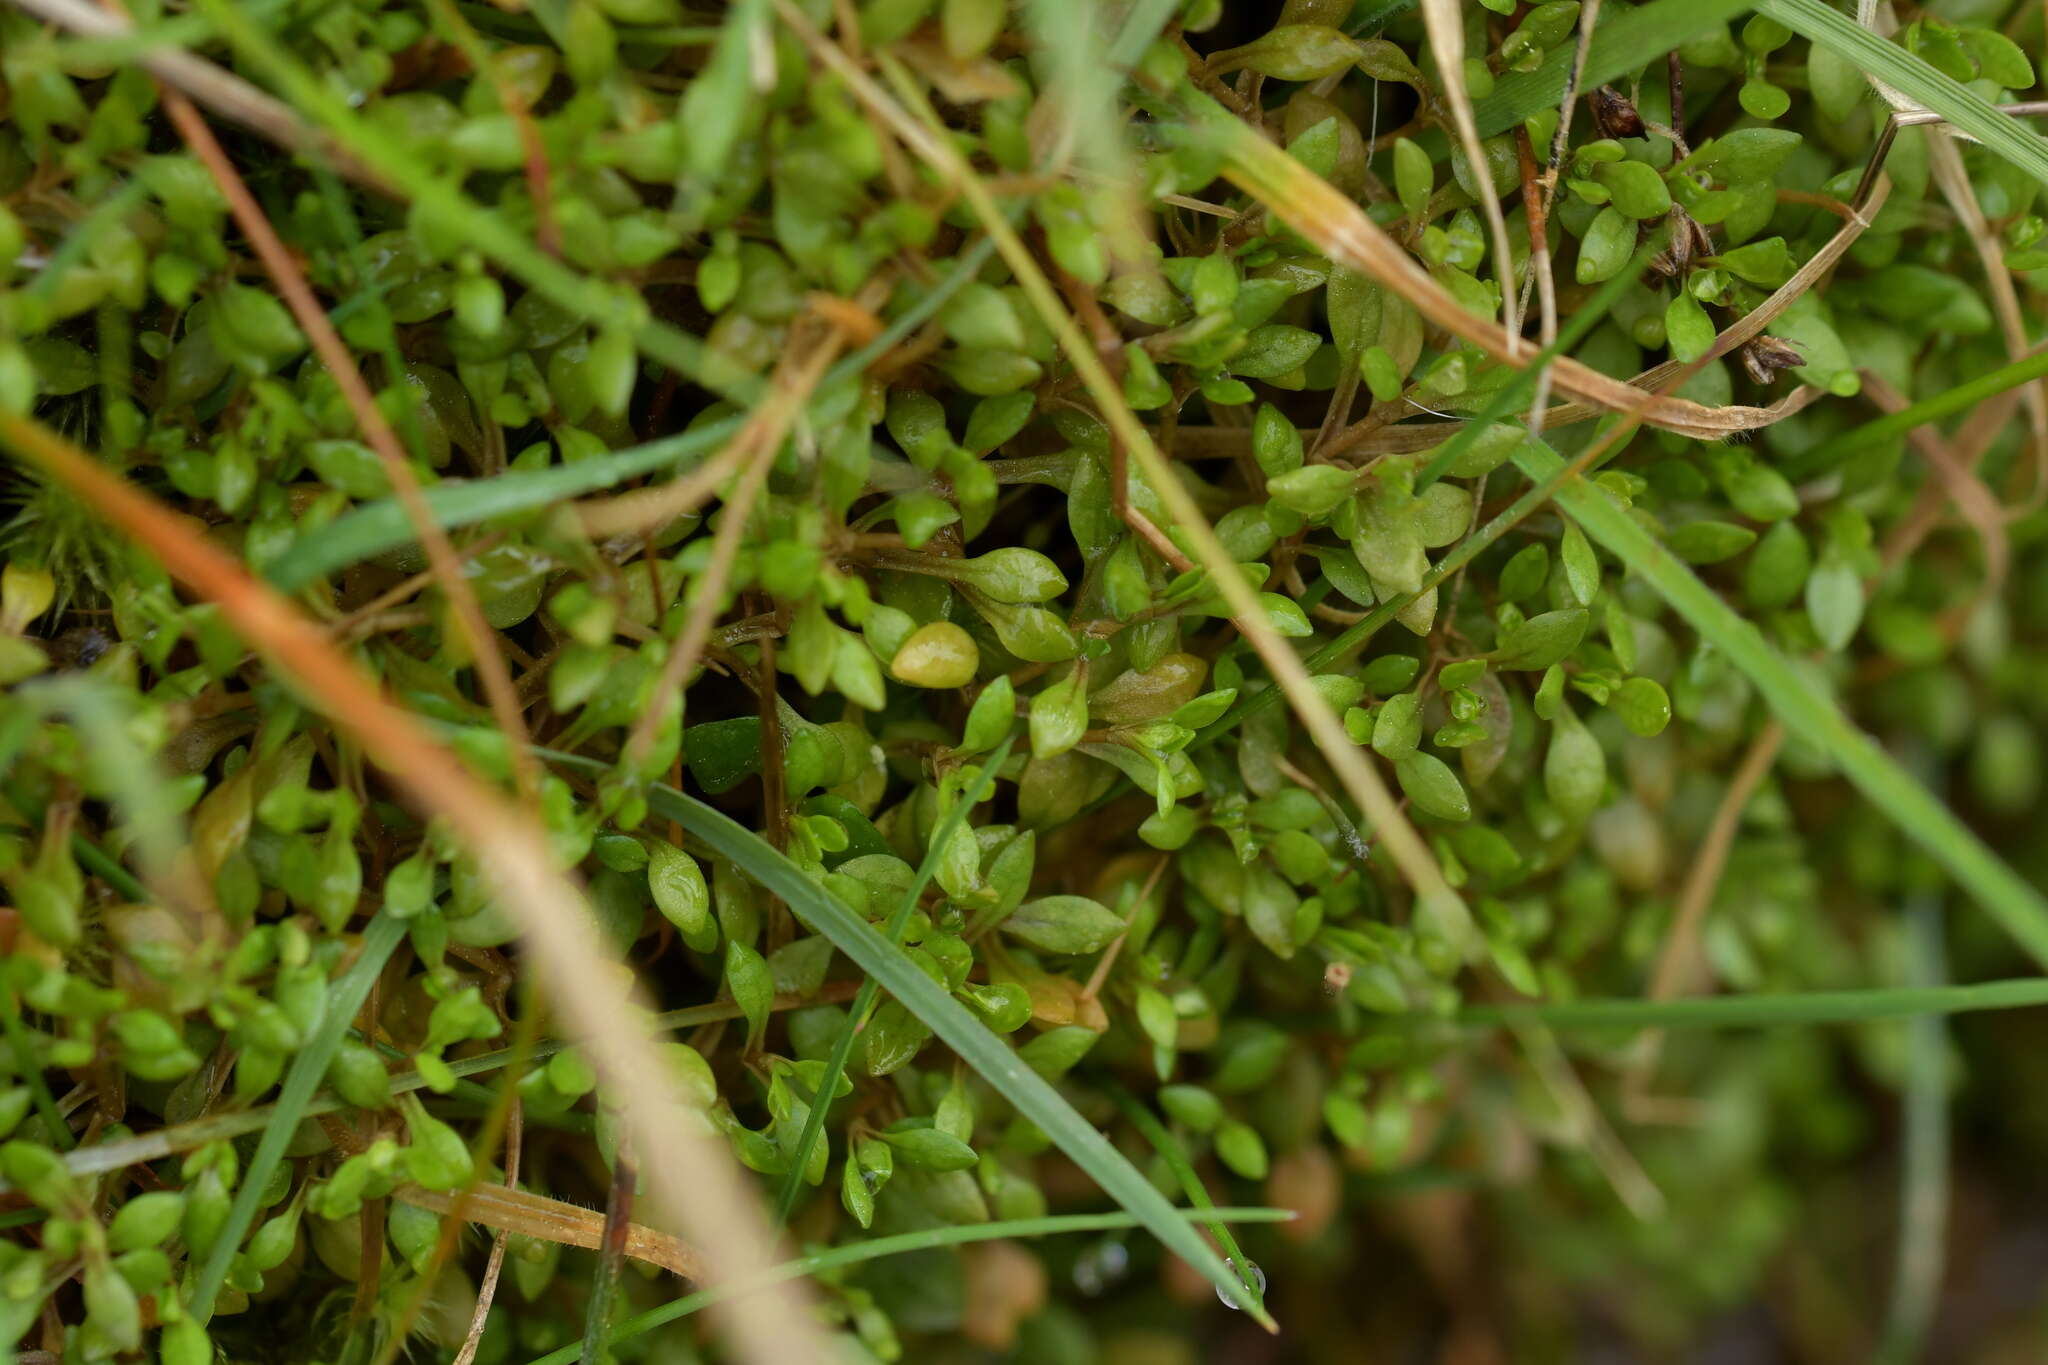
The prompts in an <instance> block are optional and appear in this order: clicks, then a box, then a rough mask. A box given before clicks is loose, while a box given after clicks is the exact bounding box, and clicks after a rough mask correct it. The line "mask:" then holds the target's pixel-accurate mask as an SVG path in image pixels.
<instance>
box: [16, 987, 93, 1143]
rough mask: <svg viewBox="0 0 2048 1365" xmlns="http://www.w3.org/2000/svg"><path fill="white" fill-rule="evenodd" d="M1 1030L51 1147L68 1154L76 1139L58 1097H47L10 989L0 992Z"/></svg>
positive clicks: (33, 1047)
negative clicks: (46, 1131) (65, 1118)
mask: <svg viewBox="0 0 2048 1365" xmlns="http://www.w3.org/2000/svg"><path fill="white" fill-rule="evenodd" d="M0 1029H4V1030H5V1031H6V1035H7V1050H8V1052H9V1053H10V1054H12V1055H13V1057H14V1073H15V1074H16V1075H17V1076H20V1077H21V1078H22V1080H23V1081H25V1082H26V1083H27V1084H28V1093H29V1099H30V1100H31V1101H32V1102H33V1103H34V1104H35V1107H36V1113H37V1114H38V1115H40V1116H41V1117H42V1120H43V1126H44V1127H45V1128H47V1129H49V1130H50V1145H51V1146H52V1147H55V1148H56V1149H57V1150H58V1151H60V1152H68V1151H70V1150H71V1149H72V1148H73V1147H74V1146H75V1145H76V1144H77V1142H78V1135H77V1134H76V1133H73V1132H72V1131H71V1125H70V1124H68V1123H66V1122H65V1121H64V1115H63V1112H62V1111H60V1110H59V1109H58V1108H57V1097H56V1096H55V1095H52V1094H51V1093H50V1083H49V1081H48V1079H47V1078H45V1077H44V1075H43V1065H42V1062H41V1061H40V1060H39V1059H38V1058H37V1057H36V1045H35V1040H34V1039H32V1038H30V1037H29V1036H28V1025H27V1024H26V1023H25V1022H24V1021H23V1020H22V1017H21V997H20V996H18V995H16V994H15V993H14V988H13V987H12V986H9V987H7V988H5V989H4V990H0Z"/></svg>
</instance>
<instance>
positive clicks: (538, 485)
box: [264, 237, 995, 592]
mask: <svg viewBox="0 0 2048 1365" xmlns="http://www.w3.org/2000/svg"><path fill="white" fill-rule="evenodd" d="M994 254H995V243H994V242H992V241H990V240H989V239H988V238H986V237H984V238H982V239H981V240H980V241H978V242H976V243H975V244H974V245H973V246H971V247H969V248H968V249H967V250H966V251H965V252H963V253H962V254H961V257H960V259H959V260H958V261H955V262H954V263H953V266H952V268H951V269H949V270H948V271H947V272H946V273H945V274H944V275H943V276H941V277H940V279H939V281H938V282H937V283H936V284H934V285H933V286H932V287H931V288H930V289H927V290H925V291H924V292H923V293H922V294H920V295H919V296H918V298H917V300H916V302H914V303H912V304H911V305H910V307H908V308H906V309H904V310H903V313H902V314H901V315H900V316H899V317H897V318H896V320H895V321H894V322H891V323H890V324H889V325H888V327H886V328H884V329H883V330H882V332H881V333H880V334H879V335H877V336H876V337H875V338H874V340H872V341H870V342H868V344H867V345H865V346H862V347H861V348H860V349H859V350H857V351H854V352H853V353H851V354H850V355H848V356H847V357H846V358H845V359H843V360H841V361H840V362H839V363H838V364H837V365H834V366H833V367H832V368H831V369H830V370H829V371H827V372H826V375H825V378H824V380H823V381H822V382H821V383H820V384H819V386H818V387H819V388H820V389H829V388H831V387H832V386H833V385H834V384H837V383H839V382H841V381H843V380H846V379H849V378H851V377H853V376H854V375H857V374H859V373H860V372H861V371H862V370H864V369H866V368H867V366H868V365H869V364H870V363H871V362H872V361H874V360H875V359H876V358H877V357H879V356H880V355H882V354H883V353H884V352H886V351H888V350H889V349H890V348H891V347H893V346H895V345H896V344H897V343H898V342H900V341H901V340H903V338H905V337H907V336H909V335H910V334H911V333H912V332H914V331H916V330H917V329H918V328H919V327H922V326H923V325H924V324H925V323H926V322H927V321H928V320H930V318H931V317H932V315H933V314H934V313H937V312H938V311H939V309H940V308H942V307H944V306H945V303H946V300H948V299H950V298H952V297H953V295H954V294H956V293H958V292H959V291H960V289H961V288H962V287H963V286H964V285H966V284H967V282H968V281H969V280H972V279H973V278H974V277H975V276H976V275H977V274H979V273H980V272H981V268H982V266H984V265H986V264H987V263H988V258H989V257H990V256H992V255H994ZM741 421H742V419H741V418H739V417H724V418H720V419H718V420H717V421H713V422H707V423H705V424H704V425H703V426H701V427H695V428H692V429H691V430H689V431H685V432H681V433H678V434H677V435H674V436H664V437H661V438H660V439H658V440H653V441H649V442H647V443H646V444H644V445H637V446H633V447H631V448H630V449H627V450H621V451H617V452H614V453H613V454H610V455H600V456H597V457H596V458H594V459H589V460H581V461H578V462H577V463H575V464H569V465H557V466H555V467H553V468H551V469H536V470H520V471H516V472H513V473H510V474H500V475H497V476H496V477H495V478H490V479H484V480H481V481H479V482H476V483H454V482H451V483H442V484H435V485H433V486H431V487H429V488H427V489H424V490H423V494H424V496H425V498H426V500H427V510H428V511H429V512H431V513H432V514H433V517H434V519H435V521H437V522H438V523H440V525H441V527H442V528H443V529H450V528H453V527H458V526H473V525H475V524H476V523H477V522H480V521H488V520H490V519H491V518H492V517H502V516H510V515H512V514H514V513H517V512H529V511H532V510H533V509H534V508H537V507H548V506H551V505H553V504H555V503H557V502H565V501H567V500H569V499H571V498H577V497H581V496H583V495H584V494H586V493H597V492H601V491H603V490H605V489H607V488H615V487H617V486H618V485H619V484H622V483H624V482H625V481H626V480H628V479H637V478H639V477H640V476H641V475H643V474H652V473H655V472H656V471H658V470H662V469H666V468H668V467H669V466H671V465H675V464H680V463H681V462H682V461H684V460H689V459H695V458H698V457H700V456H703V455H708V454H709V453H710V452H711V451H713V450H715V449H717V448H718V447H719V446H721V445H723V444H724V443H725V442H726V441H728V440H730V439H732V436H733V434H734V433H735V432H737V431H738V430H739V429H740V424H741ZM413 539H414V536H413V529H412V523H411V522H410V521H409V520H407V518H406V515H405V509H404V508H402V507H400V506H399V505H398V501H397V500H396V499H395V498H384V499H381V500H379V501H377V502H371V503H365V504H363V505H362V506H361V507H357V508H355V509H353V510H352V511H349V512H347V513H344V514H343V515H341V516H339V517H337V518H335V519H334V521H332V522H330V523H329V524H328V525H326V526H323V527H321V528H319V529H318V530H315V531H310V532H308V533H306V534H305V535H303V536H300V537H299V538H298V539H297V540H295V541H293V542H292V544H291V546H290V547H289V548H288V549H287V550H286V551H285V552H284V553H283V554H282V555H279V556H278V557H277V559H276V560H275V561H273V562H272V563H271V564H270V566H269V567H268V568H267V569H265V571H264V576H265V577H266V578H268V579H269V580H270V583H271V586H272V587H275V588H276V589H278V591H280V592H297V591H298V590H299V589H301V588H303V587H305V586H306V585H307V584H309V583H312V582H314V581H316V580H318V579H321V578H325V577H326V576H327V575H329V574H333V573H339V572H340V571H341V570H343V569H346V568H348V567H349V566H350V565H352V564H359V563H361V562H362V561H363V560H365V559H368V558H369V557H370V556H372V555H377V554H382V553H383V552H384V551H386V550H390V549H395V548H397V547H398V546H400V545H409V544H411V543H412V541H413Z"/></svg>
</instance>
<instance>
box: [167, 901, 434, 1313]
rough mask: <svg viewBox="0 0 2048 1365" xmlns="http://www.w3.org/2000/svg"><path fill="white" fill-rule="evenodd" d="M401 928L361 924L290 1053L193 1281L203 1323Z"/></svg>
mask: <svg viewBox="0 0 2048 1365" xmlns="http://www.w3.org/2000/svg"><path fill="white" fill-rule="evenodd" d="M405 932H406V930H405V921H404V920H400V919H393V918H392V917H391V916H390V915H387V914H385V913H384V912H383V911H381V910H380V911H378V912H377V916H376V918H374V919H372V920H371V921H370V923H369V926H368V927H367V928H365V929H364V930H363V946H362V951H361V952H360V953H358V954H357V956H356V960H355V961H354V962H353V963H351V964H350V966H349V969H348V970H347V971H345V972H343V973H342V974H341V975H340V976H338V977H336V978H335V981H334V984H333V985H332V986H330V987H328V990H327V1008H326V1010H325V1011H324V1012H323V1013H322V1014H321V1016H320V1027H319V1028H317V1029H315V1030H314V1031H313V1036H312V1037H311V1038H309V1039H307V1040H306V1045H305V1046H304V1047H303V1048H301V1049H300V1051H299V1055H298V1056H296V1057H294V1058H293V1059H292V1064H291V1069H290V1070H289V1071H287V1072H285V1077H284V1088H283V1089H282V1090H281V1091H280V1092H279V1093H278V1097H277V1104H276V1105H275V1106H274V1107H273V1108H272V1109H271V1111H270V1121H269V1122H268V1123H267V1124H265V1125H264V1128H263V1136H262V1138H261V1139H260V1140H258V1142H257V1143H256V1154H255V1155H254V1156H252V1157H250V1158H249V1164H248V1165H247V1166H246V1167H245V1168H243V1171H242V1184H241V1188H240V1189H238V1190H237V1191H236V1192H235V1202H234V1206H233V1207H232V1208H230V1209H229V1210H228V1220H227V1223H226V1224H225V1225H224V1226H223V1227H222V1228H221V1230H220V1237H219V1239H218V1240H216V1241H215V1242H214V1244H213V1250H212V1251H211V1252H210V1253H209V1254H208V1256H207V1258H206V1264H205V1265H204V1266H202V1267H201V1268H200V1271H199V1278H198V1280H197V1281H196V1282H194V1284H193V1286H192V1298H191V1301H190V1305H189V1311H190V1312H191V1313H192V1315H193V1316H194V1317H195V1318H197V1319H198V1320H199V1321H200V1322H202V1323H204V1322H205V1321H206V1320H207V1319H208V1318H209V1317H211V1316H213V1301H214V1298H215V1297H216V1296H217V1295H218V1294H219V1293H220V1287H221V1283H222V1281H224V1280H225V1279H226V1278H227V1274H228V1263H229V1262H231V1261H233V1260H234V1258H235V1252H236V1251H238V1250H240V1248H241V1245H242V1238H243V1237H244V1236H245V1235H246V1234H247V1233H248V1231H249V1224H250V1222H251V1221H252V1220H253V1219H254V1218H255V1217H256V1206H257V1204H258V1203H259V1202H260V1201H261V1200H262V1198H263V1190H264V1187H265V1186H266V1185H268V1184H269V1183H270V1173H271V1171H273V1170H275V1169H276V1168H277V1163H278V1162H279V1161H281V1160H283V1159H284V1149H285V1148H286V1146H288V1145H289V1144H290V1142H291V1140H292V1137H293V1135H295V1134H296V1133H297V1132H298V1131H299V1120H300V1119H301V1118H303V1117H304V1116H305V1112H306V1102H307V1101H308V1100H310V1099H312V1098H313V1091H314V1090H315V1089H316V1088H317V1087H318V1086H319V1084H320V1081H321V1078H322V1077H324V1076H326V1074H327V1064H328V1063H329V1062H331V1061H333V1060H334V1054H335V1051H336V1050H337V1049H338V1048H340V1046H341V1040H342V1037H343V1035H345V1034H346V1033H347V1032H348V1026H349V1021H350V1020H352V1019H354V1018H355V1017H356V1011H357V1010H359V1009H361V1008H362V1007H363V1001H364V999H365V998H367V997H368V995H369V994H370V985H371V983H372V982H374V981H375V980H376V979H377V973H379V972H381V971H383V970H384V962H385V960H386V959H387V958H389V957H390V956H391V950H392V949H394V948H396V947H397V946H398V941H399V940H400V939H402V938H404V937H405Z"/></svg>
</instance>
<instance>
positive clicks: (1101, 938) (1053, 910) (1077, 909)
mask: <svg viewBox="0 0 2048 1365" xmlns="http://www.w3.org/2000/svg"><path fill="white" fill-rule="evenodd" d="M1002 927H1003V932H1004V933H1006V934H1011V935H1014V936H1016V937H1017V938H1021V939H1023V940H1024V941H1025V942H1026V943H1029V944H1031V945H1032V946H1033V947H1037V948H1043V949H1044V950H1045V951H1046V952H1049V953H1068V954H1072V953H1092V952H1095V951H1097V950H1098V949H1102V948H1106V947H1108V946H1109V942H1110V940H1111V939H1113V938H1115V937H1116V936H1117V935H1118V934H1120V933H1122V932H1123V930H1124V922H1123V920H1122V919H1120V918H1119V917H1118V916H1117V914H1116V913H1115V912H1114V911H1112V910H1111V909H1110V908H1109V907H1108V906H1106V905H1103V904H1102V903H1101V902H1099V901H1092V900H1090V899H1088V898H1087V897H1086V896H1041V897H1040V898H1039V899H1037V900H1035V901H1026V902H1024V904H1022V905H1020V906H1018V907H1017V908H1016V909H1015V910H1013V911H1012V912H1010V915H1009V917H1008V918H1006V919H1005V920H1004V921H1003V926H1002Z"/></svg>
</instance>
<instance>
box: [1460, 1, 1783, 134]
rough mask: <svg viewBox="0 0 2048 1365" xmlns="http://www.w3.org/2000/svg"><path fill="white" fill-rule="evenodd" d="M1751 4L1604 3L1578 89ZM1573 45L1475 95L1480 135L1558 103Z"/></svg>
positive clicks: (1648, 59)
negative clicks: (1481, 95)
mask: <svg viewBox="0 0 2048 1365" xmlns="http://www.w3.org/2000/svg"><path fill="white" fill-rule="evenodd" d="M1749 8H1750V0H1652V3H1650V4H1647V5H1641V6H1638V7H1637V8H1635V9H1620V8H1609V9H1605V10H1603V11H1601V14H1600V23H1599V26H1598V27H1597V28H1595V29H1594V30H1593V47H1592V50H1591V51H1590V52H1588V53H1587V54H1586V70H1585V74H1584V75H1583V76H1581V78H1580V80H1579V89H1580V90H1591V89H1593V88H1594V87H1595V86H1599V85H1604V84H1606V83H1607V82H1608V81H1611V80H1613V79H1614V78H1615V77H1616V76H1619V75H1621V74H1622V73H1623V72H1624V71H1634V70H1635V69H1636V68H1638V67H1641V66H1645V65H1647V64H1648V63H1650V62H1653V61H1655V60H1656V59H1657V58H1659V57H1662V56H1663V55H1664V54H1665V53H1667V52H1669V51H1671V50H1672V49H1673V48H1675V47H1677V46H1678V45H1679V44H1680V43H1684V42H1689V41H1691V40H1692V39H1694V38H1697V37H1699V36H1700V35H1701V34H1702V33H1706V32H1707V31H1709V30H1710V29H1713V28H1716V27H1718V26H1720V25H1722V24H1725V23H1727V22H1728V21H1729V20H1730V19H1733V18H1734V17H1735V16H1736V15H1738V14H1741V13H1742V12H1743V11H1745V10H1747V9H1749ZM1575 46H1576V45H1575V44H1573V43H1564V44H1561V45H1559V46H1558V47H1556V48H1553V49H1552V50H1551V52H1550V55H1549V56H1548V57H1546V58H1544V60H1543V64H1542V65H1541V66H1538V67H1537V68H1536V69H1535V70H1534V71H1530V72H1509V73H1507V74H1506V75H1503V76H1502V77H1500V79H1499V80H1497V81H1496V82H1495V83H1494V87H1493V90H1492V92H1491V93H1490V94H1488V95H1487V96H1486V98H1485V99H1481V100H1474V101H1473V102H1472V116H1473V118H1474V119H1475V120H1477V121H1478V124H1479V135H1480V136H1481V137H1492V136H1493V135H1494V134H1495V133H1504V132H1506V131H1507V130H1508V129H1510V128H1513V127H1514V126H1515V125H1516V124H1518V123H1520V122H1521V121H1522V120H1523V119H1526V118H1528V117H1529V116H1530V115H1532V114H1538V113H1541V112H1542V111H1543V110H1545V109H1555V108H1557V102H1558V100H1559V99H1561V98H1562V97H1563V95H1564V84H1565V77H1566V76H1567V75H1568V74H1569V73H1570V71H1571V64H1572V57H1573V52H1574V48H1575ZM1432 144H1434V145H1432ZM1438 146H1443V147H1447V146H1448V144H1447V143H1445V142H1444V139H1443V135H1442V133H1441V132H1434V133H1432V135H1431V140H1430V141H1426V142H1425V143H1424V149H1425V150H1428V151H1430V152H1431V155H1437V154H1438V152H1437V150H1436V147H1438Z"/></svg>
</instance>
